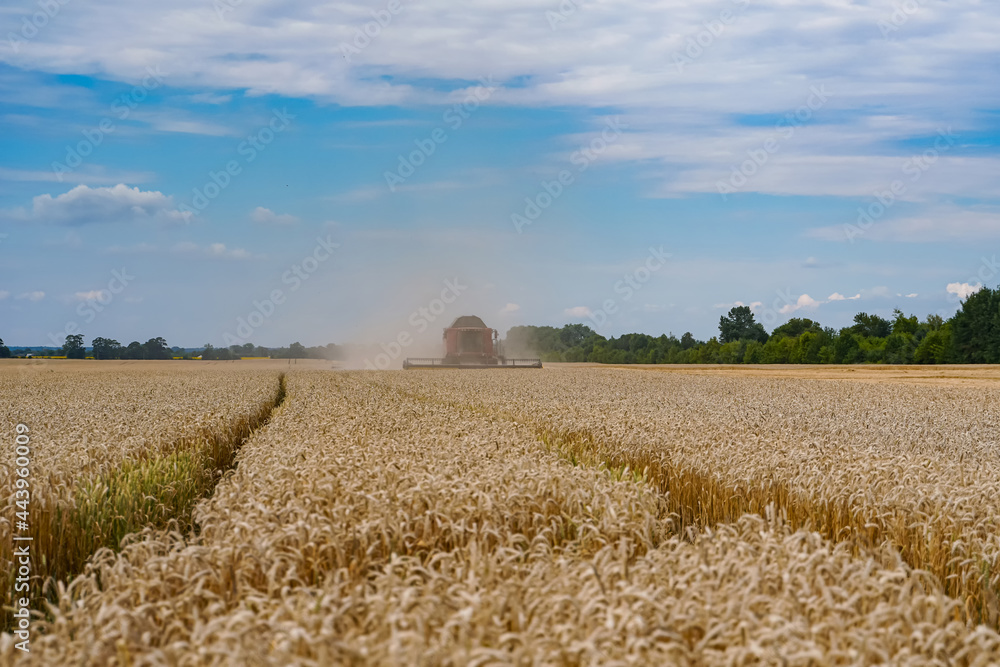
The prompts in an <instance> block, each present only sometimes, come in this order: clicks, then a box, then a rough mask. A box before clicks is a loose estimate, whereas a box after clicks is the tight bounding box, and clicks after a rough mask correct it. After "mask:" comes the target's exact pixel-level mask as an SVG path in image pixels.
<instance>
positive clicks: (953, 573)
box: [405, 392, 1000, 629]
mask: <svg viewBox="0 0 1000 667" xmlns="http://www.w3.org/2000/svg"><path fill="white" fill-rule="evenodd" d="M405 393H407V394H409V395H410V396H411V397H413V398H416V399H418V400H422V401H433V402H436V403H438V404H441V405H446V406H449V407H452V408H455V409H460V410H469V411H471V412H473V413H474V414H476V415H478V416H481V417H488V418H491V419H503V420H506V421H511V422H515V423H517V424H523V425H525V426H528V427H529V428H531V429H533V430H534V431H535V434H536V437H537V438H538V440H539V441H540V442H541V443H542V444H544V445H545V446H546V447H547V448H548V449H550V450H551V451H554V452H556V453H557V454H559V455H560V456H562V457H563V458H564V459H566V460H567V461H569V462H570V463H572V464H573V465H588V466H593V467H601V468H604V469H605V470H607V471H608V473H609V474H613V475H615V476H617V477H619V478H622V477H625V476H626V475H629V476H630V477H632V478H633V479H635V480H636V481H637V482H643V483H645V484H647V485H649V486H650V487H652V488H653V489H656V491H657V492H659V493H660V494H661V495H662V496H663V497H664V499H665V500H666V502H667V505H668V508H669V512H670V514H669V516H670V519H669V520H670V521H671V522H673V524H674V529H675V530H676V531H677V533H678V534H680V535H682V536H685V537H693V535H691V531H699V530H701V529H704V528H710V527H712V526H715V525H719V524H735V523H736V522H737V521H738V520H739V519H740V517H742V516H743V515H745V514H754V515H757V516H760V517H763V518H766V519H768V520H775V519H777V520H779V521H781V522H783V523H786V524H787V525H789V526H790V527H791V528H792V529H793V530H798V529H808V530H812V531H815V532H816V533H818V534H820V535H821V536H822V537H823V538H824V539H827V540H829V541H830V542H832V543H835V544H840V543H844V544H847V545H849V548H850V550H851V552H852V553H853V554H854V555H855V556H857V557H862V558H865V557H868V558H873V559H876V560H877V561H884V560H886V559H893V558H899V559H902V561H903V562H905V563H906V564H907V565H908V566H909V567H910V568H911V569H913V570H920V571H924V572H927V573H929V574H931V575H933V576H934V578H935V579H936V580H937V582H938V583H939V585H940V586H941V590H942V591H943V592H944V593H945V594H947V595H948V596H950V597H952V598H954V599H956V600H960V601H962V602H963V613H964V619H965V620H966V621H971V622H974V623H977V624H984V625H987V626H988V627H990V628H992V629H998V628H1000V590H994V589H993V587H991V586H983V585H981V584H979V583H978V582H976V581H974V580H971V579H970V577H968V576H967V575H968V572H967V570H968V568H967V567H966V566H967V565H968V563H967V562H962V559H961V558H956V557H955V555H954V549H955V548H956V546H962V543H961V540H957V541H956V539H955V536H954V534H953V531H952V529H951V528H950V527H949V526H947V525H944V524H943V523H936V524H933V525H932V530H930V531H928V530H926V526H923V525H920V524H915V523H914V518H915V517H914V516H913V515H912V513H911V512H909V511H907V510H906V509H905V508H903V507H887V508H886V509H887V511H885V512H883V513H882V514H881V515H878V516H873V515H869V514H864V513H863V512H860V511H859V510H861V509H862V508H861V507H859V506H857V505H855V504H853V503H851V502H849V501H848V500H845V499H842V498H833V499H831V498H819V497H814V496H811V495H807V494H803V493H801V492H799V491H797V490H794V489H792V488H790V487H789V485H788V484H786V483H785V482H783V481H782V480H780V479H776V478H774V477H771V478H769V479H759V480H754V482H753V483H749V484H733V483H732V482H731V481H728V480H726V479H724V478H723V477H722V476H721V475H717V474H713V473H712V472H711V471H704V470H697V469H695V468H693V467H691V466H689V465H685V464H674V463H672V462H670V461H668V460H667V457H666V454H667V453H668V452H665V451H657V450H656V449H654V448H645V449H641V450H636V449H635V448H630V447H628V446H626V445H625V444H624V443H615V442H608V441H606V440H604V439H603V438H601V437H599V436H597V435H596V434H594V433H592V432H590V431H588V430H586V429H580V430H566V429H557V428H553V427H552V426H551V425H549V424H546V423H543V422H540V421H538V420H536V419H534V418H532V417H529V416H525V415H523V414H515V413H513V412H507V411H496V410H492V409H489V408H487V407H485V406H482V405H479V404H474V403H464V402H458V401H450V400H440V399H435V398H432V397H429V396H426V395H424V394H420V393H417V392H405ZM966 556H967V559H966V560H968V559H969V558H971V559H973V560H982V557H979V556H977V555H976V554H966ZM982 562H983V566H984V567H988V566H989V563H988V562H986V561H985V560H982Z"/></svg>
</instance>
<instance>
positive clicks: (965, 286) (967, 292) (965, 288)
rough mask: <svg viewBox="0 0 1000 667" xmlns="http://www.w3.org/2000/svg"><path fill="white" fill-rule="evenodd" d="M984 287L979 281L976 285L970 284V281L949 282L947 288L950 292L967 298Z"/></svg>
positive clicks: (961, 297)
mask: <svg viewBox="0 0 1000 667" xmlns="http://www.w3.org/2000/svg"><path fill="white" fill-rule="evenodd" d="M982 288H983V286H982V285H981V284H979V283H977V284H975V285H970V284H969V283H948V286H947V287H946V288H945V289H947V290H948V294H954V295H955V296H957V297H958V298H959V299H967V298H969V297H970V296H972V295H973V294H975V293H976V292H978V291H979V290H981V289H982Z"/></svg>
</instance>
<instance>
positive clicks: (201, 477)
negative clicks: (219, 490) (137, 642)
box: [0, 366, 281, 621]
mask: <svg viewBox="0 0 1000 667" xmlns="http://www.w3.org/2000/svg"><path fill="white" fill-rule="evenodd" d="M161 368H162V367H161ZM28 370H29V371H35V370H36V369H31V368H29V369H28ZM88 370H89V372H83V371H80V370H76V371H75V372H68V373H67V372H65V371H61V372H60V373H59V374H55V373H44V372H43V373H38V372H28V373H25V372H23V369H22V372H19V369H17V368H14V369H9V368H8V369H5V373H3V374H0V384H5V385H11V384H16V387H17V392H13V391H12V393H11V395H12V396H14V397H15V401H14V402H13V403H12V404H10V405H9V406H8V407H6V408H5V409H6V411H7V414H4V415H2V416H0V420H2V421H3V422H4V423H5V424H7V425H9V426H10V427H11V428H13V425H14V424H17V423H24V424H26V425H27V426H28V427H29V429H30V434H31V438H30V440H31V445H32V448H31V453H32V457H31V458H32V461H31V463H32V464H31V466H30V469H31V476H30V477H29V478H28V480H29V482H30V483H31V487H30V488H31V493H32V497H31V501H30V504H29V505H28V506H27V511H28V520H27V524H28V525H29V526H30V529H29V531H28V532H27V533H26V534H27V535H28V536H30V537H31V538H32V542H31V552H32V563H31V565H32V576H33V582H34V583H33V587H32V594H33V596H34V598H35V605H34V606H35V608H36V609H37V608H41V606H42V605H41V604H40V596H42V595H43V594H44V592H45V591H44V590H43V589H44V588H45V587H46V586H47V585H48V584H49V582H50V580H51V582H55V581H60V580H61V581H66V580H69V579H70V578H72V576H74V575H76V574H78V573H80V572H82V571H83V567H84V563H85V562H86V560H87V559H88V558H89V557H90V555H91V554H93V553H94V552H95V551H96V550H97V549H99V548H101V547H111V548H118V546H119V544H120V542H121V540H122V538H123V537H125V536H126V535H128V534H130V533H133V532H136V531H138V530H141V529H142V528H143V527H145V526H147V525H153V526H163V525H165V524H166V523H167V522H168V521H170V520H172V519H175V518H179V519H181V520H182V521H183V520H184V516H185V514H189V512H190V509H191V507H192V506H193V505H194V503H195V502H196V501H197V500H198V499H199V498H201V497H203V496H204V494H205V493H206V492H207V491H209V490H210V489H211V488H212V487H213V485H214V484H215V482H216V481H217V480H218V478H219V477H218V476H219V475H220V474H221V471H222V470H224V469H226V468H227V467H228V466H229V464H230V463H231V461H232V457H233V455H234V453H235V450H236V448H237V447H238V446H239V444H240V442H241V441H242V440H243V439H244V438H246V437H247V436H248V435H249V434H250V433H251V432H252V431H253V429H255V428H257V427H259V426H260V425H261V424H262V423H263V421H264V420H265V419H266V418H267V416H268V415H269V414H270V411H271V409H272V408H273V407H274V405H275V403H276V401H278V400H280V391H281V389H280V383H279V379H278V376H277V373H275V372H273V371H266V372H259V371H256V372H246V371H242V372H235V371H231V370H228V369H225V368H219V367H215V368H201V369H199V371H187V372H184V371H182V372H177V371H176V370H173V371H171V372H169V373H167V372H163V371H162V370H161V371H160V372H156V371H154V370H151V369H150V368H149V367H140V368H136V367H134V366H133V367H125V368H124V369H123V368H122V367H120V366H119V367H117V368H114V367H110V368H109V367H108V366H95V367H93V368H92V369H88ZM6 388H7V387H4V389H6ZM18 392H19V393H18ZM233 392H236V393H235V394H234V393H233ZM157 429H161V430H160V431H157ZM10 441H11V442H12V441H13V436H11V439H10ZM7 449H8V448H5V452H4V453H5V456H4V458H5V459H6V458H7V454H8V452H7ZM11 470H12V465H10V463H5V465H3V466H0V472H2V473H3V474H2V475H0V489H2V493H3V498H4V499H5V500H4V506H3V508H2V512H0V564H2V566H3V571H4V572H5V576H4V578H3V584H4V593H3V595H2V596H0V600H2V603H3V604H4V605H9V604H10V595H11V594H12V593H13V583H12V582H13V576H14V574H13V573H14V568H13V567H12V565H11V564H12V552H11V545H12V540H11V535H12V533H13V532H14V531H13V530H12V529H13V528H14V522H13V519H14V517H15V513H16V512H17V511H20V510H22V509H23V508H19V507H17V506H15V495H14V494H13V493H12V492H11V484H12V483H13V476H12V474H11ZM18 533H19V534H25V533H24V532H23V531H18ZM8 576H9V578H10V581H8ZM49 593H50V594H51V591H49ZM7 621H9V616H8V618H7Z"/></svg>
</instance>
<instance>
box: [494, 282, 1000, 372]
mask: <svg viewBox="0 0 1000 667" xmlns="http://www.w3.org/2000/svg"><path fill="white" fill-rule="evenodd" d="M504 344H505V349H506V350H507V354H508V356H518V355H530V354H533V355H537V356H539V357H541V359H542V361H543V362H544V361H567V362H584V361H587V362H596V363H607V364H789V363H791V364H858V363H869V364H877V363H885V364H949V363H959V364H994V363H1000V288H998V289H989V288H986V287H984V288H982V289H981V290H979V291H977V292H975V293H974V294H972V295H971V296H969V297H968V298H967V299H966V300H965V301H963V302H962V306H961V308H960V309H959V310H958V311H957V312H956V313H955V315H953V316H952V317H951V318H949V319H948V320H945V319H944V318H942V317H941V316H939V315H928V316H927V318H926V319H925V320H924V321H922V322H921V321H919V319H918V318H917V316H916V315H910V316H906V315H905V314H904V313H903V312H902V311H900V310H899V309H896V310H895V311H894V312H893V317H892V319H886V318H883V317H880V316H878V315H872V314H869V313H858V314H857V315H855V316H854V324H852V325H851V326H849V327H844V328H842V329H840V330H839V331H838V330H836V329H834V328H832V327H823V326H821V325H820V324H819V323H818V322H814V321H813V320H811V319H808V318H799V317H793V318H792V319H790V320H789V321H788V322H785V323H784V324H782V325H780V326H778V327H776V328H775V329H774V331H772V332H771V333H770V334H769V333H767V331H766V330H765V329H764V326H763V325H762V324H761V323H759V322H756V321H755V319H754V315H753V311H752V310H751V309H750V308H749V307H748V306H737V307H735V308H732V309H731V310H730V311H729V313H728V314H727V315H723V316H722V317H720V318H719V335H718V336H713V337H712V338H710V339H709V340H707V341H701V340H697V339H696V338H695V337H694V336H693V335H692V334H691V333H690V332H688V333H685V334H683V335H682V336H681V337H680V338H677V337H676V336H674V335H673V334H672V333H671V334H664V335H661V336H650V335H648V334H640V333H631V334H623V335H622V336H619V337H618V338H615V337H611V338H605V337H604V336H602V335H600V334H598V333H596V332H595V331H593V330H592V329H591V328H590V327H588V326H586V325H583V324H567V325H566V326H564V327H562V328H561V329H558V328H555V327H550V326H543V327H539V326H518V327H513V328H512V329H511V330H510V331H508V332H507V338H506V340H505V342H504Z"/></svg>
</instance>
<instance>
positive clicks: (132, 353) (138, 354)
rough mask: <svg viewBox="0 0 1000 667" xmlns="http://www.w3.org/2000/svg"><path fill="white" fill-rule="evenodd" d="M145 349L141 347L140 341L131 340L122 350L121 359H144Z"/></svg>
mask: <svg viewBox="0 0 1000 667" xmlns="http://www.w3.org/2000/svg"><path fill="white" fill-rule="evenodd" d="M145 358H146V350H145V348H143V346H142V343H140V342H139V341H137V340H134V341H132V342H131V343H129V344H128V347H126V348H125V349H124V350H123V351H122V359H145Z"/></svg>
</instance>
